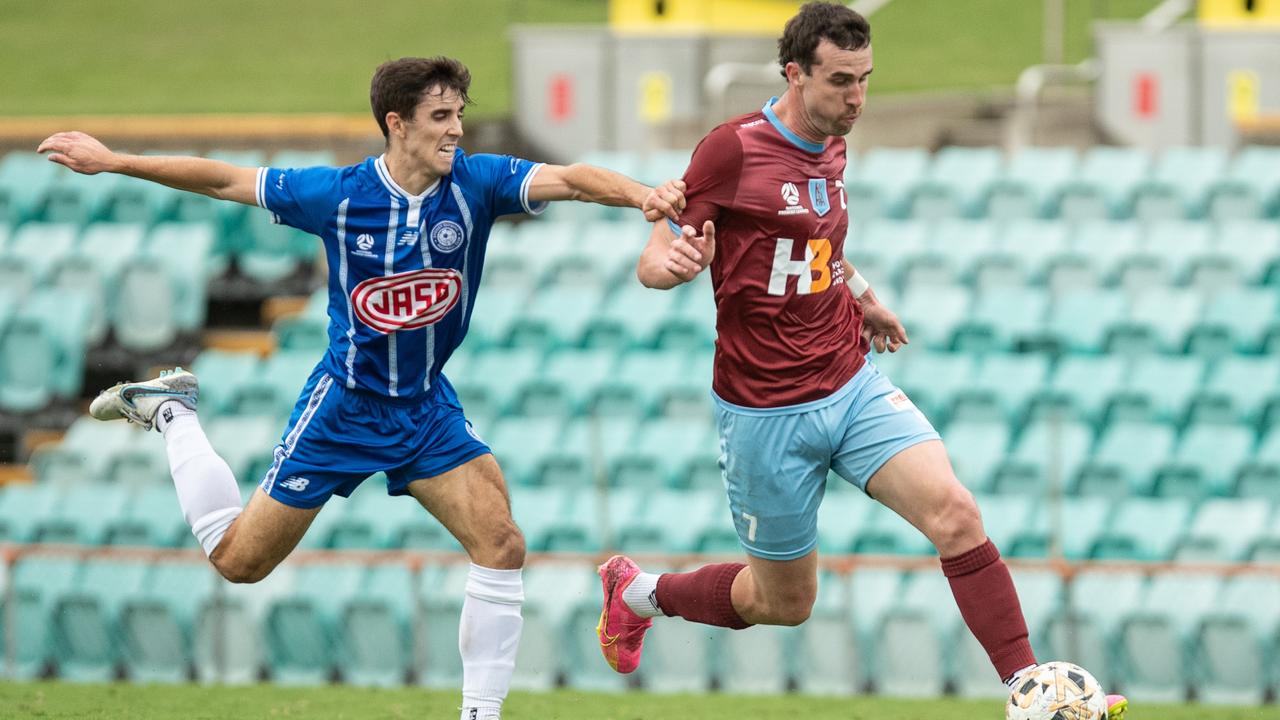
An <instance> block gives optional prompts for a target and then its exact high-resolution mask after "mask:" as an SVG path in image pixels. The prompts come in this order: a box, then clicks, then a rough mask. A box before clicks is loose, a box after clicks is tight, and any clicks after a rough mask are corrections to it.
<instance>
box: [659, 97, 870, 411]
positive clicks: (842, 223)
mask: <svg viewBox="0 0 1280 720" xmlns="http://www.w3.org/2000/svg"><path fill="white" fill-rule="evenodd" d="M772 102H773V101H772V100H771V101H770V104H772ZM844 167H845V142H844V139H843V138H831V139H829V140H828V141H827V143H826V145H825V146H824V145H820V144H817V143H811V142H808V141H806V140H804V139H803V138H801V137H799V136H797V135H796V134H795V133H793V132H791V131H790V130H789V129H788V128H787V127H786V126H785V125H783V124H782V122H781V121H779V120H778V118H777V116H776V115H774V113H773V110H772V108H771V107H770V106H769V105H766V106H765V108H764V109H763V110H762V111H760V112H755V113H751V114H748V115H743V116H741V117H738V118H734V119H733V120H730V121H728V122H726V123H724V124H723V125H720V126H719V127H717V128H716V129H714V130H712V131H711V132H710V133H709V134H708V135H707V136H706V137H705V138H703V139H702V142H701V143H699V144H698V147H697V149H695V150H694V151H693V160H692V161H691V163H690V165H689V169H688V170H687V171H686V172H685V176H684V181H685V183H686V184H687V186H688V187H687V189H686V191H685V196H686V198H687V199H688V205H687V206H686V207H685V210H684V213H683V214H682V215H681V217H680V223H681V224H682V225H692V226H693V227H695V228H698V230H699V232H701V228H702V223H703V222H704V221H706V220H711V221H713V222H714V223H715V225H716V257H715V260H714V261H713V262H712V263H711V281H712V284H713V286H714V287H715V301H716V318H717V319H716V330H717V333H718V335H719V337H718V338H717V339H716V357H715V373H714V379H713V381H712V388H713V389H714V390H715V392H716V394H717V395H719V396H720V397H721V398H722V399H724V400H725V401H727V402H730V403H733V404H735V405H743V406H747V407H754V408H774V407H782V406H787V405H796V404H799V403H806V402H810V401H814V400H821V399H822V398H825V397H827V396H829V395H831V394H833V393H834V392H835V391H836V390H838V389H840V388H841V387H842V386H843V385H844V384H845V383H846V382H848V381H849V379H850V378H852V377H853V375H854V373H856V372H857V371H858V369H859V368H861V367H862V363H863V360H864V358H865V356H866V350H867V348H866V345H865V343H864V342H863V341H862V340H861V332H862V311H861V309H860V308H859V307H858V303H857V302H855V301H854V299H853V296H852V295H851V294H850V293H849V290H848V289H847V288H846V287H845V277H844V274H845V273H844V263H843V260H844V238H845V233H846V231H847V230H848V226H849V217H848V211H847V210H846V201H845V194H844Z"/></svg>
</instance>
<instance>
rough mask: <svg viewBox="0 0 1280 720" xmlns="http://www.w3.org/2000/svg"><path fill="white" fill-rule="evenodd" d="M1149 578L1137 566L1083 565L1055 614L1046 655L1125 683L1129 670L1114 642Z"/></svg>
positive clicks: (1110, 682) (1105, 681)
mask: <svg viewBox="0 0 1280 720" xmlns="http://www.w3.org/2000/svg"><path fill="white" fill-rule="evenodd" d="M1146 584H1147V579H1146V577H1145V576H1144V575H1142V574H1140V573H1137V572H1134V571H1132V570H1110V571H1108V570H1089V569H1086V570H1083V571H1081V572H1079V573H1077V574H1076V575H1074V576H1073V577H1072V578H1071V579H1070V581H1069V582H1068V583H1067V585H1066V592H1065V593H1064V595H1063V599H1064V605H1063V609H1062V611H1061V612H1060V613H1058V614H1056V615H1053V616H1050V618H1049V619H1048V621H1047V625H1046V628H1045V632H1044V635H1043V638H1044V640H1043V642H1044V644H1043V646H1041V647H1040V654H1043V655H1046V656H1048V657H1067V658H1071V659H1072V662H1075V663H1076V664H1078V665H1080V666H1082V667H1087V668H1089V670H1090V671H1091V672H1092V673H1093V675H1094V676H1095V677H1097V678H1098V681H1099V682H1100V683H1102V686H1103V687H1105V688H1113V687H1117V686H1123V684H1124V679H1125V669H1124V668H1123V667H1121V666H1120V664H1119V663H1118V662H1117V661H1116V658H1115V655H1114V653H1113V652H1112V646H1113V644H1114V640H1115V638H1116V635H1117V633H1118V630H1119V626H1120V624H1121V622H1122V621H1123V619H1124V617H1125V616H1126V615H1127V614H1128V613H1129V612H1130V611H1132V610H1134V609H1136V608H1138V607H1139V606H1140V604H1141V602H1142V595H1143V591H1144V590H1145V588H1146Z"/></svg>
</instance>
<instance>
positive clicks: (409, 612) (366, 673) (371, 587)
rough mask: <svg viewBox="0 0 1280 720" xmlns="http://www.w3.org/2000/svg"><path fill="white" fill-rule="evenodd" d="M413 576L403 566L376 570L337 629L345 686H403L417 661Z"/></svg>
mask: <svg viewBox="0 0 1280 720" xmlns="http://www.w3.org/2000/svg"><path fill="white" fill-rule="evenodd" d="M413 597H414V593H413V576H412V574H411V573H410V571H409V569H408V568H406V567H404V566H402V565H397V564H386V565H374V566H372V567H370V568H369V570H368V575H367V576H366V578H365V581H364V583H363V584H362V586H361V588H360V591H359V593H357V594H356V595H355V596H354V597H352V598H351V599H350V600H349V601H348V602H347V603H346V605H345V606H343V607H342V609H341V616H340V618H339V621H338V624H337V633H338V637H337V645H338V647H339V648H340V660H339V671H340V672H341V674H342V681H343V682H345V683H350V684H352V685H360V686H369V687H394V686H399V685H403V684H404V681H405V679H406V678H407V677H408V673H409V671H410V668H411V667H412V665H413V661H412V643H411V638H412V633H411V626H412V622H413V616H414V608H413Z"/></svg>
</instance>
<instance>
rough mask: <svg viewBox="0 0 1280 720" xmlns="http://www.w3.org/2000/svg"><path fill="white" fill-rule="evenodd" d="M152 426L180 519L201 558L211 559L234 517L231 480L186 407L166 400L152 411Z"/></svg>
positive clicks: (235, 492)
mask: <svg viewBox="0 0 1280 720" xmlns="http://www.w3.org/2000/svg"><path fill="white" fill-rule="evenodd" d="M156 427H158V428H159V429H160V432H162V433H164V444H165V449H166V451H167V452H168V455H169V472H170V473H171V474H172V475H173V485H174V487H175V488H177V490H178V504H179V505H180V506H182V515H183V517H185V518H186V520H187V524H188V525H190V526H191V532H192V533H194V534H195V536H196V539H197V540H199V541H200V546H201V547H203V548H204V553H205V555H212V554H213V551H214V549H215V548H217V547H218V543H220V542H222V536H223V535H225V534H226V533H227V528H229V527H231V523H232V522H233V521H234V520H235V519H236V517H238V516H239V515H240V507H241V506H240V488H239V487H238V486H237V485H236V477H235V475H233V474H232V472H231V467H230V466H229V465H227V461H226V460H223V459H222V458H221V457H219V456H218V454H217V453H216V452H214V451H213V446H212V445H210V444H209V439H208V438H206V437H205V436H204V429H203V428H201V427H200V420H199V419H198V418H197V417H196V413H195V411H194V410H192V409H191V408H188V407H187V406H185V405H183V404H182V403H179V402H177V401H172V400H171V401H169V402H166V403H164V404H163V405H161V406H160V407H159V408H158V409H157V411H156Z"/></svg>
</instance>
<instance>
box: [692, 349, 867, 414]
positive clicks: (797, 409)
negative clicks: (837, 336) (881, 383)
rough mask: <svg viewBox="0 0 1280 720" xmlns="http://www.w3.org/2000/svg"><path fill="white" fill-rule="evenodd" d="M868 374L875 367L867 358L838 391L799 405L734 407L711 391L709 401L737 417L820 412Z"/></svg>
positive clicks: (858, 384)
mask: <svg viewBox="0 0 1280 720" xmlns="http://www.w3.org/2000/svg"><path fill="white" fill-rule="evenodd" d="M868 368H870V369H871V370H868ZM868 372H875V365H873V364H872V363H871V360H870V359H869V358H868V359H867V360H866V361H865V362H863V363H862V367H860V368H858V372H856V373H854V374H853V377H851V378H849V380H848V382H846V383H845V384H844V385H841V386H840V389H839V390H836V391H835V392H833V393H831V394H830V395H828V396H826V397H824V398H818V399H817V400H810V401H809V402H806V403H800V404H799V405H783V406H780V407H771V408H755V407H746V406H745V405H735V404H733V403H731V402H729V401H727V400H725V399H724V398H722V397H720V396H719V395H717V394H716V391H715V390H712V391H711V399H712V400H714V401H715V403H716V404H717V405H719V406H720V407H721V409H723V410H726V411H728V412H731V413H736V414H738V415H749V416H753V417H769V416H773V415H797V414H799V413H806V412H811V411H813V410H821V409H822V408H824V407H827V406H828V405H834V404H835V403H837V402H840V400H841V399H843V398H844V397H845V396H847V395H848V394H849V393H851V392H853V391H854V390H856V389H857V388H858V387H860V386H861V385H862V384H863V383H865V382H866V379H867V377H869V376H868V375H866V374H864V373H868Z"/></svg>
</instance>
